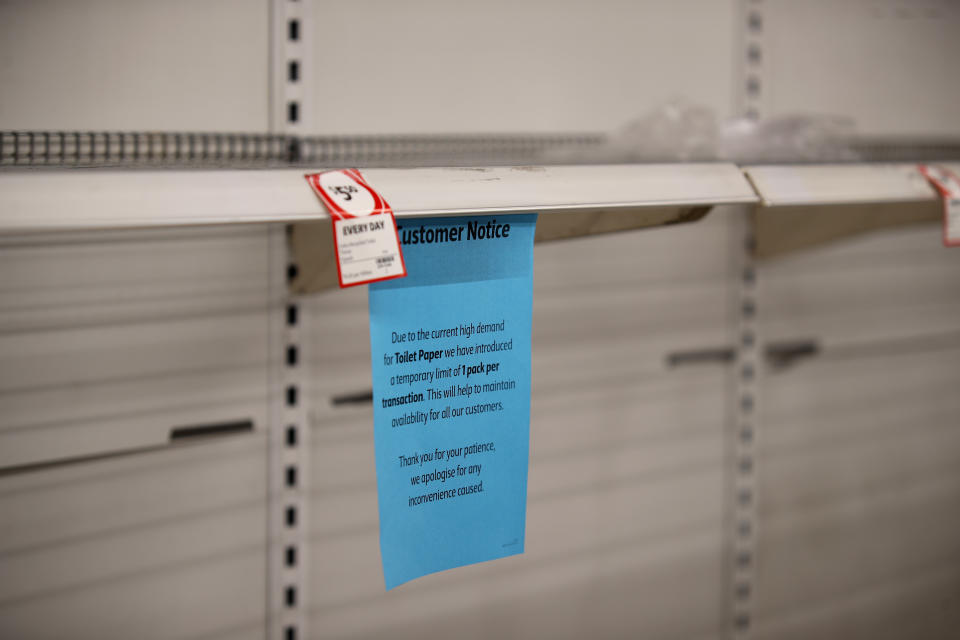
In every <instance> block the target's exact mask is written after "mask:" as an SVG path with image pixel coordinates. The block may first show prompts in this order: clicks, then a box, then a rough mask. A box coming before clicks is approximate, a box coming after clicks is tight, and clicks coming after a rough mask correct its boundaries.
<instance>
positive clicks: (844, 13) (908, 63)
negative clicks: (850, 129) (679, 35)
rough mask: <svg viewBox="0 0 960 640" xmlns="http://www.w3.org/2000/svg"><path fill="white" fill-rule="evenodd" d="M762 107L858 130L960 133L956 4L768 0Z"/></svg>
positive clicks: (959, 9) (959, 11) (948, 0)
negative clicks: (821, 117) (849, 122)
mask: <svg viewBox="0 0 960 640" xmlns="http://www.w3.org/2000/svg"><path fill="white" fill-rule="evenodd" d="M749 4H750V6H751V7H756V8H757V10H758V11H759V12H760V13H761V14H762V20H761V22H762V33H761V34H758V40H759V42H760V43H761V44H762V47H761V49H762V54H761V55H762V60H761V62H760V65H759V70H760V77H761V78H762V83H761V86H760V94H761V95H760V105H761V113H762V115H763V116H764V117H773V116H781V115H787V114H812V115H815V114H829V115H840V116H850V117H852V118H853V119H854V120H855V122H856V125H857V129H858V130H859V131H860V132H861V133H865V134H870V135H879V136H932V137H938V136H939V137H943V136H949V137H953V138H956V137H957V136H960V110H958V109H957V104H960V84H958V83H957V82H956V77H957V60H960V38H957V33H958V32H960V4H958V3H956V2H953V1H952V0H912V1H908V0H804V1H802V2H795V1H792V0H766V2H763V3H749Z"/></svg>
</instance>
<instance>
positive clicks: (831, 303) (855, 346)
mask: <svg viewBox="0 0 960 640" xmlns="http://www.w3.org/2000/svg"><path fill="white" fill-rule="evenodd" d="M940 234H941V230H940V229H939V227H937V226H935V225H926V226H920V227H913V228H905V229H902V230H896V231H887V232H881V233H875V234H873V235H870V236H866V237H862V238H859V239H856V240H849V241H845V242H841V243H837V244H835V245H833V246H827V247H823V248H820V249H816V250H811V251H807V252H804V253H802V254H797V255H795V256H791V257H786V258H782V259H779V260H773V261H771V262H769V263H766V264H764V265H763V266H762V267H761V269H760V285H761V290H762V298H761V300H762V306H761V309H760V316H759V317H760V325H761V328H762V335H763V337H764V340H765V342H766V344H770V343H774V342H778V341H783V340H787V341H790V340H796V339H815V340H816V341H817V342H818V343H819V345H820V349H821V352H820V354H818V355H816V356H813V357H811V358H809V359H802V360H800V361H798V362H796V363H795V364H794V365H793V366H792V367H788V368H785V369H780V370H778V369H774V368H772V367H770V366H768V367H767V368H766V369H765V370H764V374H763V376H762V383H761V391H760V393H761V396H762V398H763V408H762V413H761V416H760V425H761V428H762V429H763V440H762V446H761V450H760V455H759V463H758V464H759V474H760V475H759V481H760V490H759V491H760V510H759V520H760V522H759V529H760V531H761V535H760V537H759V539H758V542H757V546H758V572H757V584H756V604H757V607H756V610H755V613H756V620H755V622H756V626H757V631H758V633H757V637H760V638H809V637H827V636H835V635H842V636H843V637H845V638H902V637H949V636H951V635H953V633H954V631H955V630H956V628H957V626H958V625H960V617H958V612H960V568H958V567H960V518H958V517H957V513H958V506H960V400H958V398H960V396H958V394H957V393H956V390H957V389H958V387H960V252H958V251H957V250H956V249H946V248H944V247H943V246H942V245H941V238H940Z"/></svg>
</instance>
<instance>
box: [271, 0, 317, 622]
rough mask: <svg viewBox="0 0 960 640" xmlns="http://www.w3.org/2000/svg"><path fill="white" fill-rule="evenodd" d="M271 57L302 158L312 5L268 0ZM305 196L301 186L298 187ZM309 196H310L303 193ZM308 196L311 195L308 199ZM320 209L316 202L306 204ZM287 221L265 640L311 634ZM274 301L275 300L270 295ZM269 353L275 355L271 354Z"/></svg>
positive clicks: (274, 234)
mask: <svg viewBox="0 0 960 640" xmlns="http://www.w3.org/2000/svg"><path fill="white" fill-rule="evenodd" d="M270 11H271V25H270V36H271V61H270V128H271V132H272V133H274V134H284V135H286V136H289V137H287V138H286V139H287V140H288V143H287V144H288V145H290V148H288V149H286V156H287V158H288V159H290V160H296V159H297V158H299V156H300V150H299V147H298V146H297V139H298V138H297V137H296V136H298V135H299V134H301V133H302V132H303V130H304V125H305V117H306V116H307V115H308V114H310V113H311V112H312V110H311V109H309V108H308V107H307V105H305V101H306V100H307V98H308V96H309V95H310V92H309V88H310V87H309V86H305V85H307V83H308V81H309V78H310V77H311V74H310V73H305V72H304V71H305V69H304V66H305V65H306V64H307V63H308V61H312V56H311V48H310V38H311V37H312V34H313V28H312V20H311V17H312V3H310V2H296V1H294V0H272V2H271V4H270ZM301 191H302V192H303V194H307V190H306V189H302V190H301ZM307 195H308V194H307ZM311 200H312V198H311ZM310 204H311V205H312V206H313V208H314V210H319V209H320V207H319V206H317V204H316V202H312V201H311V202H310ZM288 236H289V227H286V226H281V225H275V226H274V227H273V229H272V230H271V236H270V243H271V252H270V253H271V260H270V271H271V279H270V284H271V287H275V291H276V295H271V305H272V307H273V308H272V312H271V327H274V328H275V330H273V331H271V338H270V340H271V343H270V353H271V360H272V361H275V362H276V365H275V367H274V368H273V371H274V380H275V381H276V382H275V385H274V387H273V389H272V400H273V412H272V418H273V419H272V422H271V425H270V439H269V441H270V460H269V464H268V469H269V471H268V473H269V475H270V477H269V483H268V485H269V487H270V496H269V499H268V501H267V504H268V513H269V515H268V520H269V526H270V543H269V549H268V555H267V571H268V585H267V586H268V597H267V607H268V608H267V611H268V615H267V627H268V628H267V634H266V636H267V638H268V639H269V640H300V639H303V638H307V637H309V635H310V634H309V629H308V628H307V616H306V614H305V610H306V607H307V605H308V603H309V601H310V600H309V585H308V584H307V575H308V574H307V572H306V571H305V570H304V567H305V566H307V541H308V540H309V531H308V527H309V522H310V518H309V516H308V513H307V504H308V502H309V500H308V499H307V495H306V494H307V491H306V488H307V487H309V486H310V484H309V480H310V464H309V463H310V428H309V423H308V413H309V408H308V406H307V402H308V397H309V394H307V393H305V392H304V388H305V383H306V382H307V381H308V379H309V375H308V372H307V367H308V362H309V360H308V358H306V357H305V354H303V353H302V345H303V341H302V340H301V336H302V334H303V331H304V324H305V323H306V322H307V320H308V319H307V317H306V316H307V314H304V313H300V302H301V301H300V299H299V298H298V297H297V296H292V295H290V294H289V291H288V288H287V283H288V282H289V281H290V280H292V279H294V278H295V277H296V271H297V265H296V264H295V263H293V262H292V261H291V257H290V252H289V250H288V246H289V243H288ZM274 300H276V301H279V304H273V301H274ZM274 359H275V360H274Z"/></svg>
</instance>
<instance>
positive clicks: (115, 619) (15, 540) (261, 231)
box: [0, 226, 280, 638]
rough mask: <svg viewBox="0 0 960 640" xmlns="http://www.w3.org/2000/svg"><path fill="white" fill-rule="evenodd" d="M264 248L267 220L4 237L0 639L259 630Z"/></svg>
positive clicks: (267, 307)
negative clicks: (244, 428)
mask: <svg viewBox="0 0 960 640" xmlns="http://www.w3.org/2000/svg"><path fill="white" fill-rule="evenodd" d="M268 259H269V248H268V231H267V229H266V227H263V226H251V227H246V228H243V229H223V228H220V229H191V230H166V231H123V232H121V231H117V232H99V233H64V234H55V235H50V234H46V235H34V236H29V235H23V236H6V237H3V238H0V363H2V366H0V468H2V471H0V512H2V513H3V514H4V515H3V518H2V522H0V575H2V576H3V579H2V580H0V636H3V637H10V638H14V637H20V638H25V637H51V638H52V637H64V636H67V635H69V636H71V637H75V638H121V637H130V635H131V634H132V635H135V636H136V637H140V638H148V637H150V638H170V637H182V638H192V637H199V636H203V637H214V636H216V635H218V634H224V636H225V637H243V636H246V637H260V636H261V635H262V633H263V629H264V625H265V622H264V611H265V599H264V588H265V584H266V575H265V572H266V567H265V564H266V556H265V552H266V533H267V526H266V492H267V488H266V478H267V477H266V474H267V471H266V464H267V456H266V437H265V429H266V426H267V424H266V423H267V415H268V373H267V370H268V354H267V340H268V333H269V332H268V314H269V313H270V312H271V304H270V297H269V294H268V289H269V287H268V281H267V272H268V269H267V265H268ZM276 313H277V314H279V313H280V310H279V308H278V309H277V310H276ZM278 356H279V354H278ZM237 421H249V422H251V423H252V426H253V431H252V432H251V433H241V434H236V435H231V436H226V437H224V438H223V439H222V440H221V439H217V440H206V441H201V442H197V443H196V444H177V443H173V444H170V436H171V430H172V429H173V428H175V427H190V426H201V425H209V424H218V423H226V422H237ZM91 456H92V458H91ZM30 465H34V466H32V467H31V466H30ZM36 465H46V466H36Z"/></svg>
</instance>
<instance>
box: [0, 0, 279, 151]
mask: <svg viewBox="0 0 960 640" xmlns="http://www.w3.org/2000/svg"><path fill="white" fill-rule="evenodd" d="M269 15H270V14H269V11H268V9H267V1H266V0H239V1H235V0H212V1H211V0H207V1H205V2H191V1H190V0H172V1H165V2H151V1H149V0H83V1H82V2H74V1H71V0H58V1H44V2H3V3H0V129H3V130H9V129H34V130H54V131H63V130H68V131H69V130H96V131H171V130H172V131H178V130H190V131H251V132H263V131H265V130H266V127H267V122H268V115H267V113H268V108H269V98H268V93H267V92H268V88H269V84H268V82H269V80H268V69H269V58H268V53H269V46H268V36H269V27H268V21H269Z"/></svg>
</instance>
